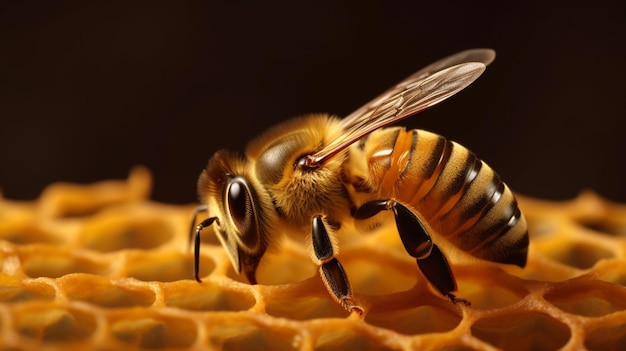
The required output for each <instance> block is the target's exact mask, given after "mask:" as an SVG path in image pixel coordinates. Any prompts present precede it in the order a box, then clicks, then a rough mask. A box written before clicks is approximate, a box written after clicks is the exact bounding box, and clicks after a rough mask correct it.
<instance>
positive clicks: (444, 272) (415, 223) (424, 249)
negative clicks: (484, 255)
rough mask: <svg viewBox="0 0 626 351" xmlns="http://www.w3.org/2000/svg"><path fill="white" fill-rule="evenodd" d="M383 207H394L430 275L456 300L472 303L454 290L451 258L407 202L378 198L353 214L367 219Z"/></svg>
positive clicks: (403, 235) (406, 239)
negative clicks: (449, 259) (408, 206)
mask: <svg viewBox="0 0 626 351" xmlns="http://www.w3.org/2000/svg"><path fill="white" fill-rule="evenodd" d="M383 210H390V211H393V214H394V217H395V219H396V227H397V228H398V234H399V235H400V239H402V244H403V245H404V248H405V249H406V251H407V252H408V253H409V255H411V256H413V257H414V258H415V259H416V261H417V266H418V267H419V269H420V270H421V271H422V273H424V276H426V279H428V281H429V282H430V283H431V284H432V285H433V286H434V287H435V288H436V289H437V290H438V291H439V292H441V294H442V295H444V296H446V297H447V298H449V299H450V300H451V301H452V302H454V303H457V302H461V303H463V304H465V305H466V306H467V305H469V304H470V302H469V301H467V300H465V299H461V298H458V297H456V296H454V295H453V294H452V291H455V290H456V280H455V279H454V276H453V275H452V270H451V269H450V264H449V263H448V260H447V259H446V257H445V256H444V255H443V252H441V250H440V249H439V247H438V246H437V245H435V244H434V243H433V241H432V239H431V238H430V234H428V230H427V229H426V227H425V226H424V224H423V223H422V221H421V220H420V219H419V218H418V217H417V215H416V214H415V213H413V212H412V211H411V210H409V209H408V208H407V207H406V206H404V205H403V204H401V203H399V202H398V201H395V200H374V201H370V202H367V203H365V204H363V205H362V206H361V207H359V208H358V209H357V210H356V211H355V212H354V214H353V215H354V218H356V219H366V218H370V217H372V216H374V215H376V214H377V213H378V212H380V211H383Z"/></svg>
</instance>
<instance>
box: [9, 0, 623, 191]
mask: <svg viewBox="0 0 626 351" xmlns="http://www.w3.org/2000/svg"><path fill="white" fill-rule="evenodd" d="M622 3H623V2H618V1H614V2H605V1H593V2H570V4H569V5H567V6H566V5H560V6H559V5H549V4H543V5H530V4H513V3H510V2H506V1H499V2H493V3H480V4H478V3H475V2H474V3H472V2H469V1H465V2H459V3H454V2H449V1H438V2H434V1H433V2H416V1H414V2H391V1H384V2H383V1H379V2H367V3H366V2H354V3H351V4H350V3H346V2H341V3H339V2H337V3H335V2H316V3H314V4H313V3H311V4H304V2H303V3H299V2H293V3H291V2H287V3H282V4H279V3H271V4H270V3H263V2H252V1H250V2H247V1H236V2H235V1H233V2H232V4H222V3H221V2H220V3H219V4H218V3H212V2H204V1H158V0H151V1H99V2H95V1H93V2H92V1H90V2H80V1H14V2H12V3H9V2H3V3H2V5H0V94H1V95H0V121H1V123H0V187H1V188H2V192H3V194H4V196H5V197H8V198H13V199H34V198H36V197H37V196H38V195H39V193H40V192H41V190H42V189H43V188H44V187H45V186H46V185H48V184H50V183H52V182H56V181H71V182H81V183H82V182H92V181H97V180H102V179H110V178H124V177H126V175H127V174H128V171H129V170H130V168H131V167H132V166H133V165H136V164H142V165H145V166H147V167H148V168H149V169H150V170H151V171H152V172H153V174H154V178H155V188H154V192H153V197H154V198H155V199H157V200H159V201H165V202H173V203H190V202H194V201H195V200H196V194H195V183H196V179H197V176H198V174H199V172H200V171H201V169H202V168H203V167H204V166H205V164H206V161H207V159H208V158H209V156H210V155H212V154H213V152H215V151H216V150H218V149H220V148H234V149H242V148H243V147H244V145H245V142H246V140H249V139H250V138H252V137H254V136H255V135H257V134H258V133H259V132H260V131H262V130H263V129H265V128H267V127H269V126H271V125H273V124H275V123H276V122H277V121H281V120H284V119H286V118H289V117H291V116H295V115H300V114H305V113H308V112H328V113H332V114H337V115H345V114H347V113H349V112H351V111H352V110H354V109H356V108H357V107H359V106H360V105H361V104H363V103H365V102H366V101H368V100H369V99H371V98H373V97H374V96H376V95H377V94H378V93H380V92H382V91H383V90H385V89H386V88H388V87H389V86H391V85H392V84H395V83H396V82H397V81H399V80H400V79H402V78H404V77H405V76H407V75H409V74H410V73H412V72H413V71H415V70H417V69H419V68H421V67H422V66H424V65H426V64H428V63H430V62H432V61H434V60H436V59H439V58H441V57H444V56H446V55H448V54H452V53H454V52H457V51H460V50H464V49H467V48H472V47H491V48H494V49H495V50H496V51H497V58H496V61H495V62H494V63H493V64H492V65H491V66H489V68H488V69H487V71H486V73H485V74H484V75H483V76H482V77H481V78H479V80H478V81H477V82H476V83H474V84H473V85H472V86H470V88H469V89H467V90H465V91H463V92H461V93H460V94H458V95H456V96H455V97H453V98H452V99H450V100H448V101H446V102H444V103H443V104H441V105H438V106H437V107H435V108H433V109H430V110H428V111H426V112H424V113H422V114H420V115H419V116H416V117H413V118H410V119H408V120H406V121H405V122H402V123H403V124H405V125H407V126H409V127H415V128H422V129H428V130H432V131H435V132H437V133H440V134H443V135H445V136H447V137H449V138H451V139H453V140H457V141H459V142H461V143H462V144H464V145H465V146H467V147H469V148H470V149H472V150H473V151H475V152H476V153H477V154H478V155H479V156H480V157H482V158H483V159H484V160H485V161H487V162H488V163H489V164H490V165H491V166H492V167H493V168H495V169H496V170H497V171H498V172H499V173H500V175H501V176H502V177H503V178H504V179H505V180H506V181H507V183H508V184H509V185H510V186H511V187H512V188H513V189H514V190H515V191H517V192H520V193H523V194H526V195H531V196H535V197H541V198H550V199H565V198H570V197H573V196H575V195H576V194H577V193H579V192H580V191H581V190H582V189H594V190H596V191H598V192H600V193H601V194H602V195H604V196H607V197H609V198H612V199H614V200H619V201H626V185H625V184H624V180H625V179H626V177H625V176H626V160H625V158H624V153H625V151H626V146H625V144H624V141H623V140H622V138H623V135H624V130H625V128H624V126H625V123H624V117H626V104H625V100H626V96H625V94H624V90H625V89H624V82H625V80H626V73H625V68H624V66H625V64H626V54H625V53H626V50H625V49H626V11H625V9H624V5H623V4H622Z"/></svg>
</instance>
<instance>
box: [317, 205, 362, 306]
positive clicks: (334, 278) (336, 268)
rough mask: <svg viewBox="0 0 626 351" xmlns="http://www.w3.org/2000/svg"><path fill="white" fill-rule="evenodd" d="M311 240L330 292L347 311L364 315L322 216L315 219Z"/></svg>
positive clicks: (321, 272) (325, 283)
mask: <svg viewBox="0 0 626 351" xmlns="http://www.w3.org/2000/svg"><path fill="white" fill-rule="evenodd" d="M311 238H312V240H313V252H314V253H315V258H316V260H317V262H316V263H317V264H318V265H319V266H320V275H321V277H322V281H323V282H324V285H326V289H327V290H328V292H329V293H330V294H331V296H332V297H333V298H334V299H335V300H336V301H337V302H338V303H340V304H341V305H342V306H343V307H344V308H345V309H346V310H348V311H350V312H357V313H358V314H363V308H361V307H360V306H358V305H356V304H355V303H354V301H353V299H352V287H351V286H350V282H349V281H348V276H347V275H346V272H345V271H344V269H343V266H342V265H341V263H340V262H339V260H338V259H337V258H336V257H335V252H334V249H333V244H332V241H331V240H330V236H329V234H328V229H327V228H326V224H325V223H324V221H323V220H322V216H315V217H313V225H312V230H311Z"/></svg>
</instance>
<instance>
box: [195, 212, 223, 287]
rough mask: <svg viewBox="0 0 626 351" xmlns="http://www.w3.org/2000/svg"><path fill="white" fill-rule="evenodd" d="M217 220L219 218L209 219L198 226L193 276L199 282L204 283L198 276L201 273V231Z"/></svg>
mask: <svg viewBox="0 0 626 351" xmlns="http://www.w3.org/2000/svg"><path fill="white" fill-rule="evenodd" d="M216 219H217V217H210V218H207V219H205V220H204V221H202V222H200V224H198V225H197V226H196V237H195V241H194V247H193V276H194V277H195V278H196V280H197V281H198V282H202V280H201V279H200V277H199V276H198V274H199V273H200V231H202V229H204V228H206V227H208V226H210V225H211V224H213V222H215V220H216Z"/></svg>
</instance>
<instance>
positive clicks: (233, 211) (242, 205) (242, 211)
mask: <svg viewBox="0 0 626 351" xmlns="http://www.w3.org/2000/svg"><path fill="white" fill-rule="evenodd" d="M226 191H227V194H226V197H227V201H226V202H227V204H228V213H229V214H230V218H232V220H233V222H234V224H235V226H237V229H238V230H239V233H240V234H241V235H242V236H244V237H245V236H246V234H247V233H248V231H249V230H250V227H251V225H252V221H253V220H252V217H253V211H254V209H253V208H252V198H251V196H250V191H249V190H248V186H247V184H246V181H245V180H244V179H243V178H240V177H235V178H233V179H232V180H231V181H230V183H229V185H228V189H227V190H226Z"/></svg>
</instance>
